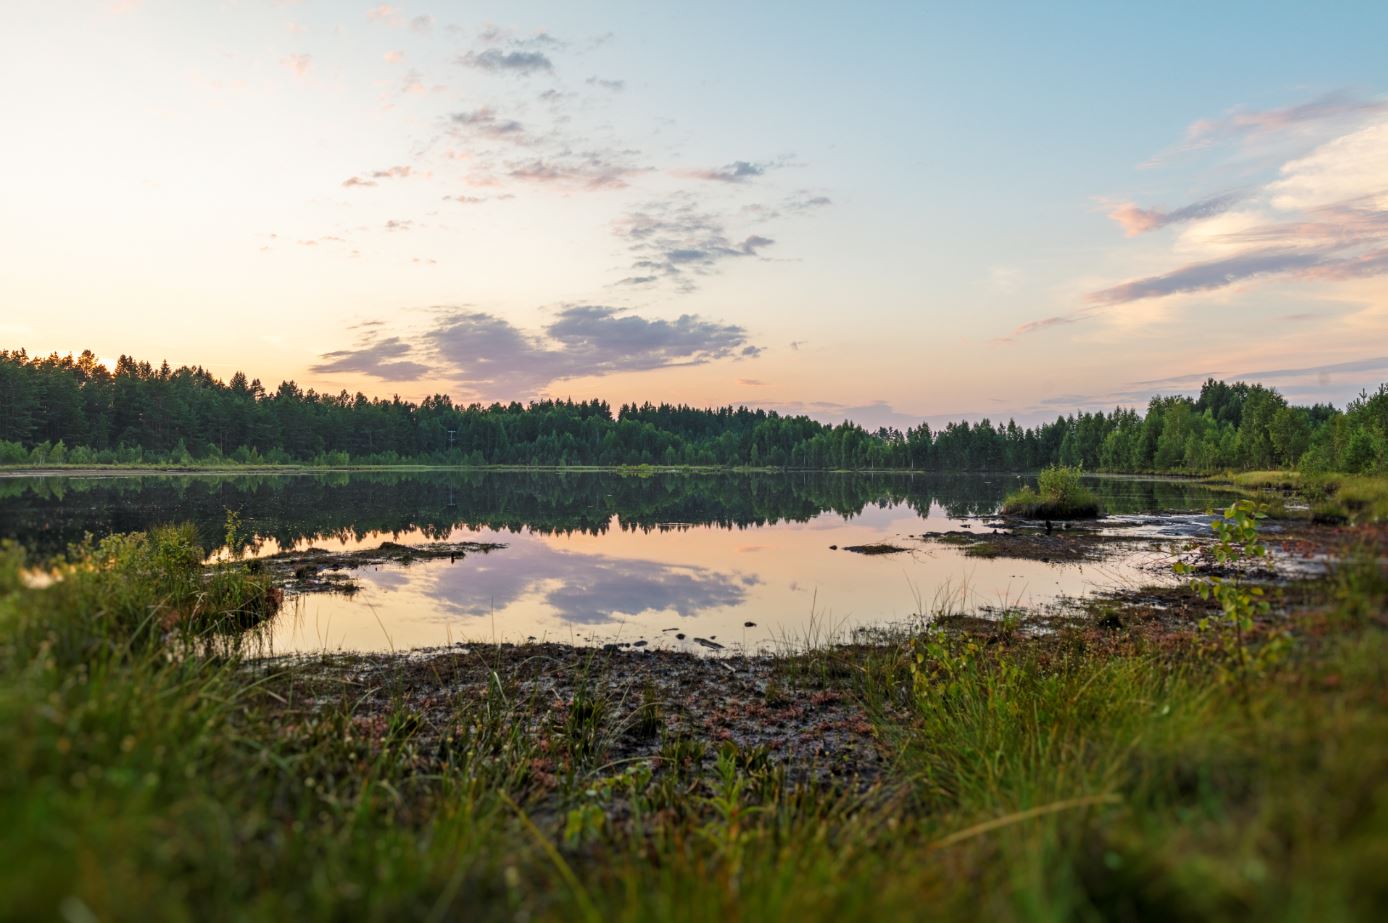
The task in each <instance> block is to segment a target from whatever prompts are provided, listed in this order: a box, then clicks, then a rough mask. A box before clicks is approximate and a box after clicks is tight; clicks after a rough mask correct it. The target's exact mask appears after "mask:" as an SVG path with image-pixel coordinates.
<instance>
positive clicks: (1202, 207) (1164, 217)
mask: <svg viewBox="0 0 1388 923" xmlns="http://www.w3.org/2000/svg"><path fill="white" fill-rule="evenodd" d="M1242 198H1243V196H1242V195H1240V194H1239V193H1226V194H1224V195H1217V196H1212V197H1210V198H1208V199H1202V200H1200V201H1199V202H1192V203H1191V204H1190V205H1184V206H1182V207H1180V208H1176V209H1172V210H1171V211H1162V210H1161V209H1157V208H1140V207H1139V206H1138V205H1136V204H1135V203H1133V202H1124V203H1122V204H1120V205H1118V206H1116V207H1115V208H1114V209H1113V211H1111V212H1109V213H1108V216H1109V217H1110V218H1112V219H1113V220H1114V221H1116V222H1117V223H1118V225H1119V227H1121V228H1122V229H1123V231H1124V232H1125V233H1126V234H1127V235H1128V236H1129V237H1136V236H1137V235H1139V234H1145V233H1147V232H1148V231H1155V230H1157V229H1158V228H1164V227H1166V226H1167V225H1172V224H1182V223H1184V222H1187V221H1195V220H1198V219H1200V218H1209V217H1212V216H1214V215H1218V214H1221V213H1222V212H1226V211H1228V210H1229V209H1230V208H1232V207H1233V206H1234V205H1235V204H1237V203H1238V202H1239V200H1240V199H1242Z"/></svg>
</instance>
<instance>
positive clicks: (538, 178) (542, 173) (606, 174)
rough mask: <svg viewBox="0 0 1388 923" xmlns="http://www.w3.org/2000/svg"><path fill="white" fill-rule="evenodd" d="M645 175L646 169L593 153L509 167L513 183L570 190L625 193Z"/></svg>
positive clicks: (557, 157)
mask: <svg viewBox="0 0 1388 923" xmlns="http://www.w3.org/2000/svg"><path fill="white" fill-rule="evenodd" d="M644 171H645V168H644V167H638V166H633V165H631V164H629V163H624V162H621V161H618V160H615V159H612V158H611V157H610V155H607V154H605V153H601V152H592V153H586V154H560V155H557V156H553V157H547V158H537V159H534V160H527V161H519V162H516V163H512V164H510V165H508V167H507V171H506V172H507V175H508V176H509V177H511V179H513V180H518V181H520V182H524V183H537V184H540V185H547V186H559V187H564V188H569V189H621V188H624V187H625V186H627V185H628V182H629V181H630V179H631V178H632V177H633V176H635V175H637V174H638V173H642V172H644Z"/></svg>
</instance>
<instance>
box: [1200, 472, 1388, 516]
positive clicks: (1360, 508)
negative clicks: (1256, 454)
mask: <svg viewBox="0 0 1388 923" xmlns="http://www.w3.org/2000/svg"><path fill="white" fill-rule="evenodd" d="M1220 480H1221V481H1222V482H1225V483H1229V484H1232V485H1233V486H1235V487H1238V488H1241V489H1243V490H1246V491H1249V492H1251V493H1253V494H1255V495H1259V494H1266V493H1269V492H1280V493H1283V494H1292V495H1295V496H1298V497H1301V498H1302V499H1303V500H1305V501H1306V503H1307V505H1308V507H1309V509H1310V515H1311V518H1312V519H1314V520H1316V521H1318V522H1324V523H1330V524H1336V523H1347V522H1382V521H1384V520H1388V476H1384V475H1380V474H1302V473H1301V472H1297V471H1245V472H1241V473H1235V474H1229V475H1227V476H1225V477H1224V478H1221V479H1220Z"/></svg>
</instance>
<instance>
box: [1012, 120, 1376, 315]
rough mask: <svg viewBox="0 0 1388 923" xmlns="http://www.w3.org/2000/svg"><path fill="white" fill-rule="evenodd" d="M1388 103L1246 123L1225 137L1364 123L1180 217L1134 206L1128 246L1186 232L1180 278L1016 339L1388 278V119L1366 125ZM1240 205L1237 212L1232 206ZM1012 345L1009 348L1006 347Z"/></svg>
mask: <svg viewBox="0 0 1388 923" xmlns="http://www.w3.org/2000/svg"><path fill="white" fill-rule="evenodd" d="M1386 106H1388V103H1382V102H1377V101H1374V102H1365V101H1360V100H1355V99H1353V98H1349V97H1344V96H1333V97H1323V98H1322V99H1320V100H1317V101H1313V102H1311V103H1307V104H1304V105H1302V106H1293V107H1288V108H1285V109H1276V110H1268V111H1266V112H1262V113H1240V114H1238V117H1237V118H1234V117H1231V118H1230V119H1228V120H1226V121H1227V124H1226V125H1225V127H1223V128H1216V127H1210V128H1205V129H1201V131H1200V132H1197V135H1198V136H1201V137H1204V136H1207V135H1209V136H1214V135H1218V134H1219V133H1220V132H1231V131H1234V130H1235V128H1238V129H1239V130H1246V131H1250V132H1251V131H1272V130H1275V129H1276V128H1278V127H1279V126H1289V125H1292V126H1294V125H1300V124H1303V123H1307V122H1314V121H1318V120H1325V119H1335V118H1338V117H1341V116H1347V115H1350V114H1353V115H1355V116H1357V117H1359V120H1360V123H1359V124H1356V125H1354V126H1353V127H1350V128H1347V129H1346V128H1344V127H1341V133H1340V134H1339V135H1338V136H1335V137H1332V138H1329V139H1328V140H1325V141H1323V142H1322V143H1321V144H1319V146H1317V147H1315V148H1314V149H1312V150H1310V151H1309V152H1306V153H1304V154H1300V155H1297V156H1294V157H1290V158H1288V159H1286V160H1285V161H1284V162H1283V163H1282V164H1281V165H1280V167H1279V168H1278V169H1277V172H1276V178H1275V179H1272V180H1270V181H1268V182H1265V183H1264V184H1262V185H1261V186H1260V187H1257V188H1254V189H1251V190H1248V191H1246V192H1241V193H1224V194H1221V195H1216V196H1212V197H1209V198H1206V199H1202V200H1200V201H1197V202H1195V203H1193V204H1190V205H1187V206H1184V207H1182V208H1178V209H1175V210H1172V211H1169V212H1168V211H1160V210H1157V209H1142V208H1138V207H1137V206H1136V205H1133V204H1131V203H1126V204H1124V205H1121V206H1119V207H1118V208H1117V209H1115V210H1114V211H1113V212H1112V214H1111V216H1110V217H1112V218H1114V220H1116V221H1118V222H1119V224H1120V225H1122V226H1123V227H1124V228H1125V230H1126V231H1127V232H1128V235H1129V236H1134V235H1137V234H1141V233H1144V232H1146V231H1150V230H1153V229H1155V228H1159V227H1164V226H1167V225H1173V224H1177V223H1180V224H1183V225H1185V226H1184V227H1183V228H1182V230H1181V233H1180V234H1179V235H1177V237H1176V239H1175V241H1174V245H1173V254H1172V255H1173V257H1174V260H1173V262H1175V263H1176V265H1175V266H1174V267H1173V268H1170V269H1167V270H1165V271H1163V272H1158V273H1153V274H1148V275H1144V276H1141V277H1138V278H1135V279H1131V280H1128V281H1124V282H1121V283H1119V284H1115V285H1110V286H1107V287H1104V288H1099V289H1096V290H1093V291H1090V292H1089V293H1088V294H1087V295H1085V296H1084V302H1085V304H1086V306H1087V307H1085V308H1083V309H1080V310H1077V311H1074V312H1071V313H1068V314H1059V315H1056V316H1054V317H1047V318H1044V319H1042V320H1037V321H1032V322H1030V323H1027V324H1023V325H1021V326H1020V327H1018V328H1017V329H1016V331H1014V333H1013V334H1012V336H1014V337H1015V336H1019V335H1024V334H1027V333H1031V332H1034V331H1037V330H1042V329H1045V328H1046V327H1050V326H1055V325H1058V324H1071V323H1076V322H1078V321H1080V320H1084V319H1086V318H1090V317H1094V316H1097V315H1099V314H1100V313H1101V312H1106V311H1109V310H1112V309H1115V308H1118V307H1120V306H1123V305H1127V304H1131V303H1134V302H1140V301H1146V300H1149V299H1159V298H1167V297H1172V296H1181V295H1195V294H1200V293H1208V292H1214V291H1219V290H1222V289H1227V288H1229V287H1231V286H1235V285H1241V284H1252V283H1256V282H1259V281H1266V280H1270V279H1284V280H1294V281H1297V282H1303V283H1317V284H1321V285H1334V284H1336V283H1342V282H1346V281H1349V280H1356V279H1367V278H1375V277H1380V276H1386V275H1388V116H1384V115H1382V114H1380V115H1378V116H1377V117H1376V118H1374V119H1371V120H1369V121H1368V122H1364V121H1363V119H1364V117H1365V114H1366V113H1381V112H1382V111H1388V110H1385V107H1386ZM1235 204H1238V206H1239V207H1238V210H1237V211H1234V210H1232V209H1233V206H1234V205H1235ZM1004 339H1008V338H1004Z"/></svg>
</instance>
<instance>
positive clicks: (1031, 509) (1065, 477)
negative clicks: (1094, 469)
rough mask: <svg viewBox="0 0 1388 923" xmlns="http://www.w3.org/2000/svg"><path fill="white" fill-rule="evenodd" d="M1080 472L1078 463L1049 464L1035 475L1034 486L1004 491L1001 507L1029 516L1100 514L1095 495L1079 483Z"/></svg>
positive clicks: (1101, 513) (1063, 517) (1049, 516)
mask: <svg viewBox="0 0 1388 923" xmlns="http://www.w3.org/2000/svg"><path fill="white" fill-rule="evenodd" d="M1080 473H1081V472H1080V469H1079V468H1078V467H1071V466H1068V465H1052V466H1051V467H1049V468H1046V469H1045V470H1043V471H1042V472H1041V474H1040V475H1038V476H1037V489H1032V488H1031V486H1030V485H1028V486H1026V487H1023V488H1021V489H1020V490H1017V491H1014V492H1012V493H1010V494H1008V495H1007V498H1006V499H1004V500H1003V502H1002V511H1003V512H1004V513H1006V514H1007V515H1009V516H1025V517H1028V518H1030V519H1093V518H1095V517H1097V516H1101V515H1103V508H1102V507H1101V506H1100V505H1099V498H1098V497H1097V496H1095V495H1094V492H1093V491H1092V490H1090V489H1089V488H1087V487H1085V486H1084V484H1083V483H1081V481H1080Z"/></svg>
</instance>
